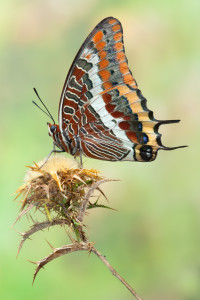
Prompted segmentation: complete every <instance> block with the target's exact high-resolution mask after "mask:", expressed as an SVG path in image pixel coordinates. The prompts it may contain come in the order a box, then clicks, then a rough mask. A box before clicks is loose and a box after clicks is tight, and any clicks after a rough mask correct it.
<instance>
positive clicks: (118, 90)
mask: <svg viewBox="0 0 200 300" xmlns="http://www.w3.org/2000/svg"><path fill="white" fill-rule="evenodd" d="M173 122H178V121H177V120H175V121H158V120H156V119H155V118H154V116H153V112H152V111H150V110H149V109H148V108H147V106H146V99H145V98H144V97H143V95H142V93H141V91H140V90H139V89H138V87H137V83H136V81H135V79H134V78H133V76H132V73H131V71H130V70H129V67H128V61H127V58H126V55H125V50H124V43H123V30H122V26H121V24H120V22H119V21H118V20H117V19H115V18H113V17H109V18H106V19H104V20H102V21H101V22H100V23H99V24H98V25H97V26H96V27H95V28H94V30H93V31H92V32H91V33H90V34H89V36H88V37H87V38H86V40H85V42H84V43H83V45H82V47H81V48H80V50H79V52H78V53H77V55H76V57H75V59H74V61H73V63H72V66H71V68H70V70H69V73H68V75H67V78H66V81H65V84H64V87H63V91H62V95H61V100H60V107H59V126H60V129H61V132H63V138H66V136H67V139H68V140H71V142H72V144H71V146H72V148H73V147H74V149H75V148H76V147H77V145H76V143H77V138H76V139H75V137H78V140H79V147H80V149H81V151H82V152H83V153H84V154H85V155H86V156H88V157H92V158H97V159H102V160H111V161H116V160H136V161H152V160H154V159H155V158H156V154H157V151H158V149H166V150H169V149H170V150H171V149H174V148H167V147H164V146H163V145H162V143H161V134H159V133H158V128H159V126H160V125H161V124H163V123H173Z"/></svg>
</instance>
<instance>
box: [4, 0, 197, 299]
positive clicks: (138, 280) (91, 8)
mask: <svg viewBox="0 0 200 300" xmlns="http://www.w3.org/2000/svg"><path fill="white" fill-rule="evenodd" d="M199 13H200V1H199V0H190V1H186V0H182V1H181V0H180V1H179V0H173V1H172V0H169V1H159V0H151V1H149V0H129V1H128V0H126V1H125V0H124V1H118V0H110V1H108V0H96V1H95V0H73V1H67V0H65V1H64V0H46V1H45V0H35V1H25V0H12V1H10V0H8V1H1V4H0V24H1V26H0V35H1V37H0V82H1V87H0V93H1V100H0V101H1V109H0V113H1V117H0V118H1V119H0V123H1V130H0V141H1V144H0V151H1V155H0V160H1V164H0V166H1V172H0V186H1V189H0V199H1V207H0V224H1V225H0V236H1V247H0V298H1V299H9V300H14V299H37V300H41V299H49V300H53V299H72V300H73V299H79V298H81V299H83V300H86V299H87V300H90V299H94V298H95V299H97V300H100V299H104V300H107V299H109V300H117V299H124V300H128V299H132V298H133V297H132V295H131V294H129V292H128V291H127V290H126V289H125V288H124V286H122V284H121V283H120V282H119V281H117V279H115V277H113V276H112V274H111V273H110V272H109V271H108V270H107V269H106V268H105V266H104V265H103V264H102V262H101V261H100V260H98V258H97V257H94V256H93V255H91V256H88V254H87V253H75V254H70V255H68V256H64V257H62V258H59V259H58V260H55V261H54V262H52V263H50V264H49V265H47V267H46V268H45V270H41V271H40V273H39V275H38V277H37V279H36V282H35V284H34V286H33V287H32V285H31V282H32V276H33V272H34V266H33V265H32V264H30V263H29V262H27V260H26V259H29V260H32V261H34V260H38V259H40V258H42V257H44V256H46V255H47V254H48V253H49V252H50V248H49V246H48V245H47V243H46V241H45V239H47V240H48V241H49V242H51V243H52V244H53V245H54V246H55V247H58V246H61V245H63V244H66V243H67V242H68V240H67V238H66V234H65V231H64V230H63V229H60V228H56V229H50V230H49V231H44V232H43V233H39V234H36V235H34V236H33V238H32V240H28V241H27V242H26V243H25V245H24V248H23V249H22V252H21V254H20V256H19V258H18V259H17V260H16V258H15V256H16V253H17V247H18V243H19V240H20V239H19V235H18V233H17V232H16V231H15V230H12V231H11V230H10V226H11V224H12V223H13V221H14V219H15V218H16V216H17V214H18V210H19V205H18V204H17V203H16V202H13V199H14V196H13V195H11V194H12V193H14V191H15V190H16V189H17V187H18V186H20V185H21V184H22V182H23V177H24V174H25V172H26V167H25V165H30V164H32V163H33V161H38V160H40V159H43V158H44V157H45V156H46V155H47V154H48V153H49V151H50V150H51V149H52V140H51V139H50V138H49V137H48V134H47V126H46V122H47V121H49V119H48V118H47V117H46V116H45V115H44V114H43V113H42V112H40V111H39V110H38V109H36V108H35V107H34V106H33V104H32V103H31V100H35V99H36V96H35V95H34V93H33V90H32V88H33V87H36V88H37V89H38V91H39V94H40V96H41V97H42V99H43V100H44V101H45V103H46V104H47V106H48V108H49V110H50V111H51V112H52V113H53V115H54V117H55V118H57V110H58V105H59V98H60V93H61V90H62V86H63V83H64V80H65V76H66V74H67V71H68V69H69V67H70V65H71V62H72V60H73V58H74V56H75V54H76V52H77V51H78V49H79V47H80V46H81V44H82V42H83V41H84V39H85V38H86V36H87V35H88V34H89V32H90V31H91V30H92V29H93V27H94V26H95V25H96V24H97V23H98V22H99V21H100V20H101V19H103V18H105V17H108V16H114V17H116V18H118V19H119V20H120V21H121V22H122V25H123V29H124V41H125V48H126V54H127V57H128V60H129V66H130V69H131V70H132V72H133V75H134V76H135V78H136V80H137V82H138V85H139V87H140V88H141V90H142V92H143V94H144V96H145V97H147V99H148V107H149V108H150V109H152V110H153V111H154V113H155V117H156V118H158V119H181V123H179V124H172V125H168V126H163V127H162V128H161V132H162V133H163V143H164V144H165V145H167V146H178V145H185V144H186V145H189V148H185V149H179V150H176V151H169V152H168V151H166V152H164V151H162V152H160V153H159V154H158V158H157V159H156V161H154V162H152V163H128V162H124V163H120V162H119V163H111V162H101V161H96V160H91V159H85V160H84V161H85V167H89V168H90V167H92V168H98V169H100V170H101V171H102V173H103V174H104V175H105V176H107V177H110V178H117V179H120V180H121V181H120V182H113V183H109V184H108V183H107V184H105V186H104V192H105V193H106V195H107V197H108V198H109V201H110V206H112V207H115V208H116V209H117V210H118V211H117V212H113V211H109V210H104V209H97V210H93V211H92V212H91V213H90V215H89V216H88V217H87V219H86V223H87V225H88V230H89V234H90V239H91V240H92V241H94V242H96V247H97V249H98V250H99V251H100V252H102V254H105V255H106V257H107V258H108V260H109V261H110V263H111V264H112V265H113V266H114V267H115V268H116V269H117V270H118V271H119V273H120V274H121V275H122V276H123V277H125V278H126V280H127V281H128V282H129V283H130V284H131V285H132V286H133V287H134V288H135V289H136V290H137V292H138V293H139V295H141V296H142V297H143V298H144V300H171V299H176V300H180V299H181V300H186V299H187V300H199V299H200V255H199V250H200V249H199V247H200V218H199V215H200V202H199V162H198V161H199V147H200V143H199V130H200V126H199V113H200V112H199V109H200V101H199V95H200V83H199V78H200V74H199V69H200V57H199V52H200V47H199V46H200V39H199V32H200V21H199ZM29 225H30V224H29V223H27V221H26V219H25V220H22V221H21V222H20V223H19V224H17V225H16V226H15V228H16V229H18V230H19V231H25V230H26V229H27V228H28V226H29Z"/></svg>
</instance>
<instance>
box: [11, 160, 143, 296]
mask: <svg viewBox="0 0 200 300" xmlns="http://www.w3.org/2000/svg"><path fill="white" fill-rule="evenodd" d="M43 162H44V161H41V162H39V163H35V164H34V166H31V167H30V166H29V167H28V168H29V170H28V172H27V174H26V176H25V180H24V181H25V183H24V184H23V185H22V186H21V187H20V188H18V190H17V191H16V194H17V196H16V198H19V197H20V199H21V200H20V202H21V210H20V213H19V215H18V217H17V219H16V221H15V223H16V222H17V221H19V219H20V218H21V217H22V216H23V215H29V216H30V217H31V219H32V220H33V217H32V216H31V215H30V212H31V211H32V209H33V208H34V209H35V211H34V216H35V215H36V214H37V213H40V214H43V215H44V216H45V218H46V220H45V221H42V222H35V221H34V220H33V225H32V227H31V228H30V229H29V230H27V231H26V232H24V233H20V235H21V236H22V239H21V242H20V245H19V248H18V254H19V252H20V250H21V248H22V246H23V244H24V242H25V241H26V239H28V238H29V237H30V236H31V235H32V234H34V233H35V232H38V231H40V230H43V229H45V228H49V227H52V226H55V225H60V226H67V227H68V228H70V229H71V231H72V233H73V234H74V237H72V236H71V235H70V234H69V232H68V235H69V237H70V239H71V241H72V244H69V245H66V246H63V247H60V248H54V247H52V246H51V245H50V243H49V245H50V247H51V248H52V250H53V252H52V253H51V254H49V255H48V256H47V257H45V258H43V259H41V260H39V261H37V262H35V264H36V265H37V268H36V270H35V273H34V277H33V282H34V280H35V277H36V275H37V273H38V272H39V270H40V269H41V268H42V267H44V265H46V264H47V263H49V262H50V261H52V260H53V259H55V258H57V257H59V256H61V255H65V254H68V253H71V252H74V251H81V250H85V251H89V252H93V253H94V254H96V255H97V256H98V257H99V258H100V259H101V260H102V262H103V263H104V264H105V265H106V266H107V267H108V268H109V270H110V271H111V272H112V274H113V275H115V276H116V277H117V278H118V279H119V280H120V281H121V282H122V283H123V284H124V285H125V286H126V287H127V288H128V289H129V291H130V292H131V293H132V294H133V295H134V296H135V297H136V299H138V300H141V298H140V297H139V296H138V295H137V294H136V292H135V291H134V290H133V289H132V288H131V287H130V286H129V285H128V283H127V282H126V281H125V280H124V279H123V278H122V277H121V276H120V275H119V274H118V273H117V272H116V270H114V269H113V268H112V266H111V265H110V264H109V262H108V261H107V260H106V258H105V257H104V256H103V255H101V254H100V253H99V252H98V251H97V250H96V249H95V248H94V243H91V242H89V239H88V237H87V236H86V234H85V231H84V230H85V226H84V223H83V219H84V216H85V215H86V214H87V211H88V210H89V209H92V208H97V207H103V208H109V209H111V208H110V207H109V206H105V205H103V204H100V203H99V196H98V197H93V194H94V191H98V192H99V193H100V194H102V195H103V196H104V197H105V198H106V196H105V195H104V193H103V192H102V190H101V189H100V187H99V186H100V185H101V184H102V183H104V182H108V181H111V180H110V179H106V178H104V177H103V176H102V175H101V174H100V173H99V171H97V170H94V169H91V170H88V169H80V168H78V167H77V164H76V162H75V161H74V160H72V159H67V158H65V157H64V156H61V155H55V156H52V157H51V158H49V160H48V161H47V162H46V163H45V164H44V165H43ZM40 166H42V168H41V169H40ZM106 199H107V198H106ZM15 223H14V224H15ZM18 254H17V255H18Z"/></svg>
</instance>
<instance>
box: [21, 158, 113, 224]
mask: <svg viewBox="0 0 200 300" xmlns="http://www.w3.org/2000/svg"><path fill="white" fill-rule="evenodd" d="M44 161H45V160H42V161H40V162H38V163H35V166H31V167H29V170H28V172H27V174H26V176H25V184H24V185H23V186H22V187H21V188H19V189H18V190H17V194H18V196H20V195H22V210H24V209H26V208H27V207H29V206H30V205H32V206H33V207H35V208H36V211H37V209H39V210H40V212H42V213H43V214H44V215H46V217H47V220H49V221H50V222H52V220H55V219H56V220H59V219H63V218H64V219H67V220H68V221H70V222H71V223H72V224H73V226H74V222H78V221H77V220H79V219H80V218H79V217H80V215H81V220H80V221H81V222H82V220H83V217H84V215H85V212H86V209H87V208H93V207H98V204H97V202H95V204H92V203H91V202H89V199H90V197H91V195H92V193H93V191H94V190H96V189H98V187H99V185H100V184H101V183H103V182H105V181H107V180H106V179H104V178H103V177H102V176H101V175H100V174H99V172H98V171H97V170H93V169H91V170H88V169H79V168H77V164H76V162H74V160H73V159H68V158H66V157H64V156H62V155H54V156H52V157H51V158H50V159H49V160H48V161H47V162H46V163H45V165H44V166H43V167H42V168H41V169H40V166H41V165H42V164H43V162H44ZM101 207H103V206H101ZM28 211H29V210H28Z"/></svg>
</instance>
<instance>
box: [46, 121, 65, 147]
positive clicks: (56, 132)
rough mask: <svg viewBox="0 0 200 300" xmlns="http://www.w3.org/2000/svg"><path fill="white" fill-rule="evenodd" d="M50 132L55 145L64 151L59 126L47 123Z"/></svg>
mask: <svg viewBox="0 0 200 300" xmlns="http://www.w3.org/2000/svg"><path fill="white" fill-rule="evenodd" d="M47 125H48V130H49V136H51V137H52V138H53V141H54V144H55V145H56V146H57V147H58V148H59V149H61V150H63V147H62V145H61V141H60V139H61V134H60V128H59V125H56V124H51V123H47Z"/></svg>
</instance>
